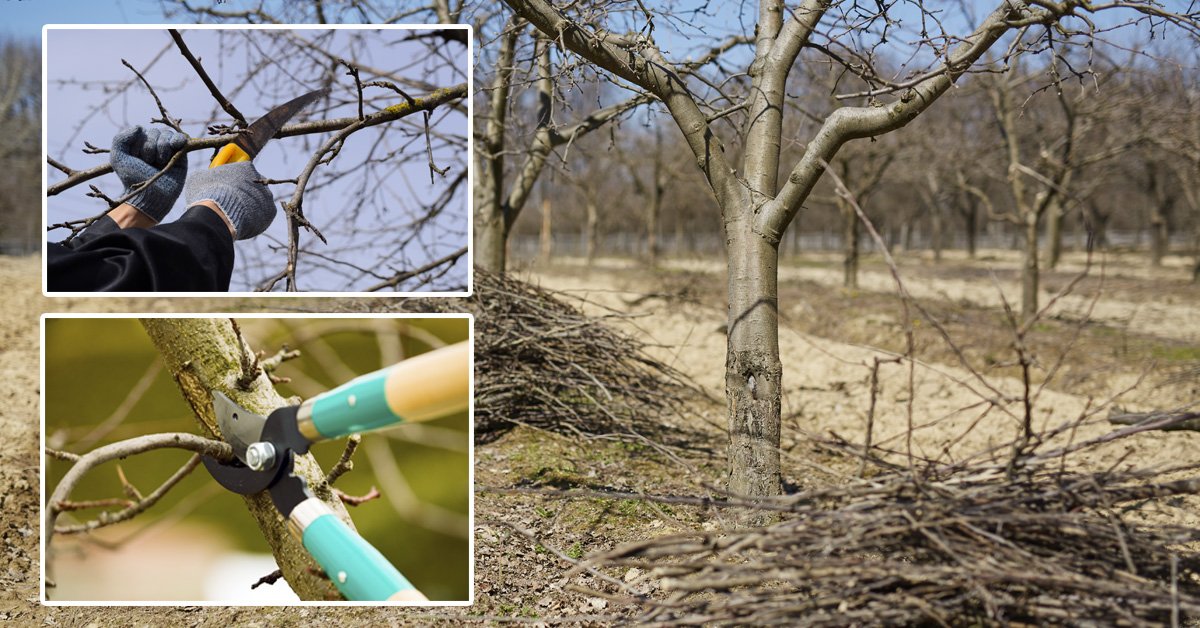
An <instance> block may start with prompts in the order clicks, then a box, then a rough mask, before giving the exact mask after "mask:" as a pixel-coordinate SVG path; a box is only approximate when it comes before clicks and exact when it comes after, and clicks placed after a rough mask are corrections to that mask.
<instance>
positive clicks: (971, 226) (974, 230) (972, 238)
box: [963, 207, 979, 259]
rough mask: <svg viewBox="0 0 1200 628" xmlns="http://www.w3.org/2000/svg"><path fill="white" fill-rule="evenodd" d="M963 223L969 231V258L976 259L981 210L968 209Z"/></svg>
mask: <svg viewBox="0 0 1200 628" xmlns="http://www.w3.org/2000/svg"><path fill="white" fill-rule="evenodd" d="M963 222H964V223H965V225H966V226H965V228H966V230H967V257H969V258H971V259H975V251H976V246H977V240H976V238H978V237H979V225H978V222H979V209H978V208H976V207H970V208H968V209H967V212H966V214H964V215H963Z"/></svg>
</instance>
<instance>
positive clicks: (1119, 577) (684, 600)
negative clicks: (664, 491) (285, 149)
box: [580, 458, 1200, 626]
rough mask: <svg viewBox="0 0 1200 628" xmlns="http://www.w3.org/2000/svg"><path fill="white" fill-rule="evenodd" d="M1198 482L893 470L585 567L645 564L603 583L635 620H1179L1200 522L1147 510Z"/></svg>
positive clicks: (1193, 591) (1199, 601)
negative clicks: (759, 518) (766, 518)
mask: <svg viewBox="0 0 1200 628" xmlns="http://www.w3.org/2000/svg"><path fill="white" fill-rule="evenodd" d="M1193 469H1194V467H1193ZM1197 492H1200V479H1191V480H1173V481H1171V480H1167V479H1166V478H1165V477H1164V476H1163V475H1160V474H1155V473H1141V472H1134V471H1115V470H1114V471H1109V472H1106V473H1081V472H1068V471H1065V470H1064V469H1063V467H1062V466H1061V459H1059V458H1042V459H1037V460H1033V459H1030V460H1026V461H1024V462H1023V463H1022V464H1019V465H1017V466H1015V467H1012V466H1009V467H1008V468H1006V467H1005V466H1004V465H975V466H968V467H958V468H955V469H952V470H943V471H941V472H926V475H924V476H922V475H918V474H913V473H908V472H900V471H892V472H889V473H886V474H884V475H881V476H878V477H875V478H872V479H871V480H869V481H863V482H860V483H857V484H855V483H851V484H843V485H840V486H834V487H830V488H826V489H821V490H817V491H812V492H809V493H805V494H801V495H792V496H789V497H787V498H782V499H781V500H780V501H775V502H770V503H768V504H767V505H766V507H768V508H773V509H776V510H779V511H781V514H780V515H779V517H780V519H782V520H781V521H780V522H778V523H775V524H772V525H767V526H762V527H755V528H749V529H739V530H733V531H718V532H709V533H689V534H679V535H673V536H666V537H659V538H655V539H651V540H648V541H644V542H639V543H632V544H628V545H625V546H621V547H618V548H616V549H615V550H613V551H611V552H608V553H604V554H601V555H597V556H593V557H590V558H589V559H588V560H587V561H586V562H585V563H583V564H581V565H580V568H586V569H589V570H593V571H594V572H603V571H608V572H610V573H613V572H615V573H617V574H630V573H633V574H638V573H642V574H643V575H642V576H641V577H639V578H634V579H632V582H628V581H629V580H630V579H629V578H627V579H626V581H627V582H628V583H626V584H620V586H619V588H621V589H623V590H622V591H617V592H615V593H614V592H613V591H612V590H609V591H606V592H597V594H600V595H605V596H613V595H614V594H615V595H616V596H617V597H618V598H623V599H630V600H632V601H634V602H635V603H636V604H637V605H638V606H640V607H641V609H642V610H643V611H644V614H642V615H640V616H639V617H637V620H638V621H639V622H658V623H666V624H676V623H682V624H699V623H705V624H708V623H713V624H748V625H761V624H779V623H783V624H797V623H799V624H803V625H817V626H821V625H824V626H842V625H911V624H928V625H944V626H948V625H972V624H976V625H1009V624H1027V625H1042V624H1063V623H1068V624H1083V625H1089V624H1097V625H1172V623H1173V622H1174V625H1179V624H1178V622H1179V621H1181V620H1186V619H1187V618H1188V617H1196V616H1200V555H1198V554H1197V552H1196V551H1194V549H1188V548H1187V547H1185V546H1184V544H1187V543H1193V542H1195V541H1197V540H1198V539H1200V530H1197V529H1194V528H1182V527H1171V526H1161V525H1153V524H1149V523H1147V522H1146V521H1145V520H1144V519H1142V520H1140V521H1139V520H1138V519H1139V516H1140V515H1141V514H1142V513H1144V512H1145V511H1147V510H1151V509H1154V508H1156V507H1157V505H1156V503H1157V504H1159V505H1161V503H1162V500H1167V499H1178V497H1177V496H1179V495H1185V494H1193V495H1194V494H1196V493H1197ZM632 568H637V569H639V570H643V571H633V570H632ZM607 580H608V581H609V582H616V583H622V581H621V580H618V579H617V578H612V579H607ZM648 582H655V583H657V585H658V586H659V587H661V590H662V591H661V592H659V593H654V594H652V595H647V594H646V592H647V590H648V587H647V583H648ZM662 592H665V595H663V594H661V593H662Z"/></svg>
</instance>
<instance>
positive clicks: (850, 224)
mask: <svg viewBox="0 0 1200 628" xmlns="http://www.w3.org/2000/svg"><path fill="white" fill-rule="evenodd" d="M838 209H839V210H841V212H842V220H843V221H844V222H843V224H842V286H843V287H845V288H857V287H858V216H857V215H855V213H854V208H853V207H850V204H849V203H846V202H845V201H842V200H841V199H839V200H838Z"/></svg>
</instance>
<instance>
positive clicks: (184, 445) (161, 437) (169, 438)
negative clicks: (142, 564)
mask: <svg viewBox="0 0 1200 628" xmlns="http://www.w3.org/2000/svg"><path fill="white" fill-rule="evenodd" d="M170 448H174V449H186V450H189V451H193V452H196V454H198V455H195V456H192V458H191V460H189V461H188V462H187V464H185V465H184V466H183V467H182V468H180V469H179V470H178V471H176V472H175V475H172V476H171V477H170V478H169V479H168V480H167V481H166V482H164V483H163V484H162V486H159V487H158V488H157V489H156V490H155V491H154V492H153V493H151V494H150V495H149V496H148V497H146V498H145V499H143V500H141V501H139V502H138V503H137V504H135V505H134V506H132V507H130V508H126V509H125V510H122V511H119V512H117V513H114V514H112V515H108V516H104V517H102V518H101V519H98V520H95V521H90V522H88V523H86V524H81V525H79V526H67V527H64V528H63V529H62V530H61V531H62V532H64V533H75V532H85V531H88V530H93V529H96V528H98V527H102V526H105V525H110V524H112V523H116V522H118V521H124V520H127V519H129V518H131V517H133V516H134V515H136V514H138V513H140V512H142V511H143V510H145V509H146V508H149V507H150V506H152V505H154V503H155V502H157V501H158V500H159V499H161V498H162V496H163V495H165V494H166V493H167V491H169V490H170V489H171V487H173V486H174V485H175V484H176V483H178V482H179V481H180V480H182V479H183V478H184V477H185V476H186V475H187V474H188V473H190V472H191V470H192V469H194V468H196V465H198V464H200V455H205V456H211V457H213V458H216V459H217V460H220V461H222V462H224V461H228V460H229V459H231V458H232V457H233V448H232V447H230V446H229V444H228V443H223V442H221V441H216V440H211V439H208V438H204V437H201V436H197V435H195V434H186V433H165V434H148V435H145V436H138V437H136V438H130V439H128V440H123V441H118V442H116V443H112V444H109V445H105V446H103V447H100V448H98V449H94V450H92V451H90V452H88V453H86V454H84V455H82V456H80V457H79V459H78V460H77V461H76V462H75V464H74V465H73V466H72V467H71V468H70V469H69V470H68V471H67V473H66V474H65V475H64V476H63V478H62V480H60V481H59V483H58V486H57V487H55V489H54V492H53V493H51V495H50V499H49V500H47V505H46V523H45V526H46V527H45V528H44V529H45V530H46V548H47V551H48V550H49V547H50V541H51V540H52V539H53V535H54V533H55V532H58V531H60V530H59V529H58V528H56V527H55V521H56V520H57V519H58V515H59V513H60V512H61V510H60V509H59V504H60V503H61V502H64V501H67V499H68V498H69V497H70V495H71V491H72V490H74V488H75V486H76V484H78V483H79V480H80V479H82V478H83V476H84V475H85V474H87V473H88V471H91V470H92V469H93V468H94V467H96V466H97V465H99V464H102V463H105V462H109V461H112V460H119V459H123V458H128V457H129V456H133V455H137V454H141V453H145V452H147V451H153V450H155V449H170Z"/></svg>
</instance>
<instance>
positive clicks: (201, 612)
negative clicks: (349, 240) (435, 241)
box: [0, 251, 1200, 627]
mask: <svg viewBox="0 0 1200 628" xmlns="http://www.w3.org/2000/svg"><path fill="white" fill-rule="evenodd" d="M1085 262H1086V260H1085V259H1084V258H1083V257H1082V256H1078V255H1073V256H1068V257H1067V258H1066V260H1065V261H1064V264H1063V265H1062V267H1061V268H1060V269H1059V270H1056V271H1054V272H1050V273H1047V274H1046V276H1045V277H1044V280H1043V282H1044V283H1043V285H1044V287H1045V288H1046V289H1047V290H1046V291H1045V293H1044V294H1043V297H1042V299H1043V304H1045V303H1048V302H1049V301H1050V299H1051V297H1052V294H1053V291H1055V290H1058V289H1061V288H1063V287H1065V286H1068V285H1071V284H1072V282H1073V280H1074V279H1075V278H1076V276H1077V275H1078V274H1079V273H1080V272H1081V271H1082V270H1083V269H1084V266H1085ZM1187 262H1188V260H1186V259H1184V258H1169V259H1168V265H1167V266H1166V267H1165V268H1162V269H1150V268H1148V265H1147V264H1146V262H1145V256H1143V255H1133V254H1122V255H1109V256H1107V257H1105V258H1104V259H1101V258H1099V257H1097V258H1095V259H1093V260H1092V265H1091V267H1090V269H1089V271H1088V274H1087V276H1086V277H1084V278H1082V279H1081V280H1079V281H1077V282H1075V283H1074V288H1073V291H1072V293H1071V294H1070V295H1067V296H1064V297H1062V298H1060V299H1059V300H1058V301H1057V302H1056V304H1055V305H1054V306H1053V307H1052V308H1051V310H1050V311H1049V312H1048V315H1047V316H1046V317H1045V318H1044V319H1043V320H1041V321H1039V322H1038V323H1037V324H1036V325H1034V326H1033V328H1032V329H1031V331H1030V333H1029V335H1028V338H1027V340H1026V343H1027V345H1028V346H1029V347H1030V348H1031V351H1032V353H1033V355H1034V356H1036V359H1035V366H1034V369H1033V376H1034V381H1033V384H1034V387H1035V391H1036V397H1035V415H1034V416H1035V423H1037V427H1043V426H1048V425H1057V424H1059V423H1061V422H1063V421H1069V420H1071V419H1073V418H1076V417H1078V416H1080V415H1081V414H1084V413H1094V414H1096V415H1097V416H1099V417H1103V416H1105V415H1106V414H1107V413H1108V412H1109V411H1111V410H1112V408H1119V409H1120V410H1121V411H1145V410H1152V409H1163V408H1171V407H1177V406H1182V405H1185V404H1187V403H1193V402H1194V401H1195V400H1197V399H1200V315H1197V314H1196V312H1198V311H1200V286H1196V285H1193V284H1190V283H1189V282H1188V268H1187ZM1018 263H1019V262H1018V260H1017V259H1016V258H1015V257H1014V256H1013V255H1012V254H1011V253H1008V252H1000V251H981V252H980V257H979V258H978V259H976V260H968V259H965V258H964V257H961V256H954V255H950V256H948V258H947V259H946V260H944V261H943V262H941V263H940V264H934V263H933V262H932V260H929V259H927V258H922V257H920V256H918V255H916V254H913V255H911V256H907V257H902V258H901V260H900V269H901V272H902V276H903V278H904V280H905V282H906V286H907V288H908V290H909V292H910V294H912V295H913V297H914V298H915V299H916V300H917V302H918V303H919V305H920V306H921V307H922V308H923V309H924V310H925V311H926V312H928V313H929V314H930V315H931V316H932V317H933V319H934V320H935V321H936V322H937V323H939V325H940V326H941V327H942V328H943V329H945V330H946V332H947V333H948V335H949V337H950V338H951V339H952V340H953V341H954V343H955V346H956V347H957V349H955V348H952V347H951V346H949V345H948V343H946V342H945V340H944V339H943V338H942V336H941V333H940V332H938V331H937V330H936V329H935V327H934V326H933V325H931V324H930V321H929V320H928V319H926V318H924V317H923V316H922V315H921V314H920V313H919V312H918V311H917V309H916V308H909V309H908V311H907V317H906V310H905V308H904V307H903V305H902V303H901V301H900V299H899V298H898V297H897V296H896V290H895V284H894V281H893V279H892V277H891V275H890V273H889V271H888V269H887V268H886V267H885V266H883V265H882V263H881V262H880V261H879V260H877V259H869V260H867V261H866V263H865V264H864V267H863V270H862V274H861V277H860V288H859V289H857V290H846V289H843V288H841V287H840V280H841V270H840V267H839V265H838V263H837V260H836V259H834V258H832V257H828V256H819V255H805V256H801V257H797V258H789V259H785V260H784V261H783V263H782V264H781V271H780V299H779V303H780V318H781V330H780V345H781V354H782V358H783V365H784V399H783V415H784V443H783V447H784V452H785V456H784V474H785V480H786V482H787V485H788V487H789V489H792V490H795V489H799V488H808V487H813V486H819V485H821V484H822V483H829V482H836V481H837V478H838V477H842V476H843V475H844V474H849V473H853V472H854V471H855V469H856V467H857V460H855V459H853V458H852V457H849V456H847V455H845V454H844V453H843V452H841V451H839V450H838V449H837V448H834V447H830V446H828V445H827V444H823V443H828V442H836V441H839V440H841V441H843V442H847V443H859V442H861V440H862V438H863V434H864V428H865V417H866V413H867V408H868V405H869V401H870V394H869V389H870V383H869V382H870V379H869V377H870V371H871V366H872V364H873V362H874V360H875V359H876V358H880V359H884V360H886V359H888V358H890V357H892V356H894V355H895V354H897V353H901V352H903V351H904V350H905V344H906V341H905V338H906V331H908V330H910V329H911V331H912V334H913V341H914V346H915V350H916V356H917V358H918V360H919V361H918V363H917V366H916V367H915V368H914V369H913V371H912V373H911V375H912V378H913V382H914V386H915V391H916V394H915V395H913V398H912V399H911V406H912V416H913V417H914V425H915V426H916V430H915V431H914V433H913V437H912V448H913V451H914V454H915V455H919V456H922V457H927V458H939V459H943V460H952V459H961V457H963V456H966V455H969V454H971V453H974V452H976V451H979V450H981V449H984V448H987V447H989V446H991V445H994V444H997V443H1000V442H1005V441H1008V440H1010V439H1011V438H1012V437H1013V436H1014V435H1015V433H1016V430H1017V429H1018V427H1019V426H1018V425H1017V424H1016V423H1014V422H1013V421H1011V420H1010V419H1008V418H1006V417H1002V416H1001V415H1000V414H996V415H995V416H990V417H988V418H986V419H985V420H983V421H979V422H976V421H975V419H976V416H977V413H975V412H972V411H971V408H973V407H975V406H976V405H977V404H978V403H979V401H980V395H979V390H980V389H981V388H982V384H980V383H979V382H980V380H981V379H982V380H986V381H987V382H988V383H989V384H990V385H991V386H993V387H994V388H995V389H996V390H1000V391H1004V392H1005V393H1006V394H1020V392H1021V386H1020V379H1019V374H1020V371H1019V367H1018V364H1017V361H1016V356H1015V354H1014V351H1013V348H1012V347H1013V339H1014V336H1013V333H1012V331H1011V328H1010V326H1009V324H1008V323H1007V322H1006V319H1005V315H1004V310H1003V300H1002V298H1001V294H1002V293H1003V294H1004V295H1007V296H1008V298H1009V299H1010V301H1011V300H1012V299H1015V298H1016V295H1018V294H1019V290H1018V288H1017V285H1016V281H1018V276H1017V269H1018V268H1019V266H1018ZM39 266H40V264H39V260H38V259H37V258H0V282H2V284H3V285H5V286H7V287H8V298H7V300H6V302H5V304H4V306H3V316H2V317H0V368H3V377H2V378H0V400H3V404H2V405H0V438H3V442H4V447H3V448H0V537H2V539H3V550H2V551H3V555H4V557H5V560H4V561H3V563H0V591H2V592H0V622H2V621H5V620H8V621H12V622H14V625H53V626H79V627H84V626H97V627H100V626H110V625H111V626H118V625H119V626H130V625H135V626H141V625H147V626H158V625H166V624H175V625H181V626H226V625H243V626H253V625H262V626H291V625H297V626H299V625H324V624H328V623H330V622H336V623H338V624H341V625H401V624H414V625H415V624H421V625H427V624H430V623H445V624H447V625H451V624H453V625H458V624H461V623H463V622H464V620H472V621H476V622H490V621H495V620H500V619H523V620H530V621H537V620H539V619H540V620H553V619H555V618H558V619H566V620H568V621H571V622H578V623H585V624H586V623H592V622H594V621H596V620H597V619H598V618H599V617H601V616H611V615H613V614H617V615H621V614H623V613H625V612H626V611H624V610H623V609H621V608H620V607H619V606H618V605H617V603H616V602H610V601H608V600H605V599H603V598H600V597H592V596H590V595H587V594H584V593H580V592H577V591H576V589H577V588H578V587H580V586H582V587H589V586H595V585H596V581H595V580H593V579H592V576H588V575H572V576H569V577H568V576H567V575H566V572H567V571H568V570H569V569H570V568H571V566H572V565H573V563H574V561H575V560H576V559H579V558H581V557H584V556H587V555H589V554H591V553H593V552H598V551H603V550H607V549H611V548H612V547H613V546H614V545H616V544H619V543H622V542H625V541H631V540H638V539H645V538H650V537H654V536H658V535H662V534H667V533H672V532H680V531H685V530H695V529H709V530H712V529H718V528H721V527H724V526H728V525H732V524H733V522H734V521H735V520H736V518H737V517H738V513H734V512H724V511H720V510H713V509H707V510H705V509H698V508H693V507H690V506H682V505H679V506H676V505H671V504H650V503H647V502H642V501H636V500H625V499H611V498H602V497H596V496H594V495H595V494H593V496H591V497H587V498H574V499H563V498H561V497H560V496H555V495H553V494H552V493H554V492H579V491H623V492H630V493H649V494H655V495H697V496H713V495H716V494H717V491H719V487H720V486H721V485H722V483H723V480H724V471H723V466H724V463H723V457H724V445H725V438H726V437H725V433H724V430H723V423H724V419H723V415H724V405H723V402H722V401H721V399H722V389H723V385H724V384H723V382H724V371H723V367H724V351H725V336H724V335H723V328H722V325H723V324H724V322H725V309H724V305H723V303H724V272H723V267H722V264H721V263H720V262H719V260H666V261H664V262H663V263H662V264H660V265H659V267H658V268H654V269H651V268H648V267H646V266H645V265H642V264H639V263H636V262H634V261H631V260H625V259H600V260H597V261H596V262H595V263H594V264H593V266H592V267H590V268H589V267H587V266H585V265H584V263H583V262H582V261H580V260H570V259H567V260H557V259H556V260H554V263H553V264H552V265H547V266H536V265H535V266H532V267H525V268H518V269H517V270H516V271H515V272H516V273H517V275H518V276H520V277H522V278H526V279H529V280H531V281H533V282H536V283H539V284H541V285H542V286H544V287H547V288H551V289H556V290H562V291H565V292H568V293H570V294H572V295H575V296H578V297H580V298H583V299H586V303H585V305H584V307H585V309H591V310H593V311H595V312H597V313H600V312H609V311H611V310H616V311H618V312H622V313H626V314H629V315H631V316H629V317H627V318H625V319H624V322H621V323H618V324H619V325H621V326H622V327H623V328H624V329H625V331H628V332H630V333H632V334H635V335H636V336H637V337H638V338H639V339H641V340H642V341H644V342H646V343H648V344H649V345H651V346H650V348H649V351H650V352H651V354H652V355H653V356H654V357H655V358H657V359H659V360H661V361H663V362H666V363H667V364H669V365H671V366H673V367H675V368H677V369H679V370H681V371H682V372H684V373H685V374H686V375H688V376H689V377H691V378H692V379H693V380H694V381H695V382H696V383H697V384H699V385H700V387H701V388H702V389H703V390H704V391H705V393H706V394H704V395H701V394H698V395H697V399H696V400H695V403H693V404H691V407H689V408H687V409H686V411H685V413H684V414H685V416H687V417H689V421H690V424H689V425H688V426H687V427H689V428H690V429H691V430H692V431H695V432H698V433H699V434H700V436H698V437H697V438H696V439H694V441H695V442H693V443H692V445H691V446H687V447H683V448H679V449H675V450H669V451H662V450H658V449H654V448H650V447H647V446H646V445H644V444H638V443H632V444H631V443H627V442H622V441H619V440H610V439H602V438H596V439H592V440H590V441H589V442H581V440H580V437H578V436H572V437H567V436H561V435H557V434H552V433H547V432H540V431H535V430H531V429H526V428H519V429H516V430H513V431H511V432H510V433H508V434H506V435H505V436H503V437H502V438H500V439H498V440H497V441H496V442H493V443H489V444H486V445H481V446H479V447H477V449H476V474H475V483H476V502H475V507H476V513H475V521H476V536H475V553H476V561H475V604H474V605H473V606H471V607H466V608H444V609H405V608H370V607H349V608H332V607H303V608H273V607H265V608H246V607H243V608H237V607H140V608H137V607H135V608H111V609H101V608H92V607H44V606H41V605H40V604H39V602H38V582H39V554H38V553H39V549H38V526H39V520H40V517H39V504H38V499H39V498H38V484H39V480H38V451H37V448H38V429H39V428H38V425H39V419H38V386H39V381H38V375H37V373H38V359H39V357H38V356H39V352H38V316H39V315H40V314H41V313H42V312H70V311H80V312H84V311H87V312H94V311H113V312H139V311H142V312H144V311H190V312H201V311H214V312H236V311H272V310H273V309H276V308H285V307H286V308H288V309H295V308H300V309H311V310H313V311H320V310H323V309H332V308H334V307H335V305H336V304H335V303H334V302H332V301H322V300H319V299H308V300H302V301H296V300H286V301H285V300H281V299H256V300H253V301H230V300H216V299H157V300H145V299H143V300H122V299H45V298H43V297H41V296H40V287H39ZM1015 307H1016V304H1014V308H1015ZM960 355H961V357H960ZM879 368H880V382H879V383H880V392H879V393H878V396H877V409H876V413H875V425H874V438H873V442H875V443H876V444H878V445H880V446H883V447H886V448H888V449H892V450H896V451H900V450H902V449H903V446H902V443H903V441H904V434H905V427H906V425H907V423H906V422H907V406H908V404H909V403H910V400H909V398H908V395H909V393H908V377H909V371H908V368H907V367H906V366H900V365H898V364H894V363H883V364H881V366H880V367H879ZM972 370H974V371H975V373H972V372H971V371H972ZM1108 429H1112V428H1111V427H1110V426H1108V425H1107V424H1106V423H1105V422H1103V421H1098V422H1095V423H1094V424H1092V425H1089V426H1086V427H1084V428H1081V430H1080V432H1081V433H1079V434H1077V435H1076V436H1075V437H1076V438H1084V437H1087V436H1094V435H1098V434H1101V433H1104V431H1106V430H1108ZM1198 451H1200V434H1197V433H1195V432H1186V431H1176V432H1150V433H1144V434H1139V435H1137V436H1135V437H1133V438H1129V439H1124V440H1122V441H1120V442H1119V443H1116V444H1114V445H1113V446H1112V447H1102V448H1100V449H1098V450H1095V451H1093V452H1090V453H1088V454H1087V456H1086V457H1085V458H1084V459H1082V461H1081V462H1082V464H1084V465H1087V466H1092V465H1094V466H1096V467H1102V466H1104V465H1112V464H1116V463H1118V462H1119V463H1120V464H1123V465H1134V466H1140V467H1153V466H1155V465H1158V464H1163V463H1169V462H1179V461H1186V460H1194V459H1195V457H1196V453H1197V452H1198ZM1183 502H1184V503H1181V504H1180V507H1178V508H1173V509H1170V510H1164V511H1161V512H1158V513H1156V514H1153V515H1150V516H1152V517H1153V516H1156V517H1159V518H1161V519H1165V520H1166V521H1171V522H1174V523H1179V524H1184V525H1191V526H1200V515H1198V514H1197V513H1200V506H1198V505H1197V504H1196V503H1195V501H1194V500H1191V499H1189V500H1183ZM631 571H636V570H631ZM610 575H612V576H613V577H615V578H623V579H625V580H626V581H635V582H643V580H641V579H640V578H639V576H640V575H641V574H638V573H624V574H620V573H615V574H610ZM643 586H644V587H645V590H646V591H648V592H653V587H654V586H655V585H654V584H653V583H652V582H649V581H645V584H644V585H643ZM629 612H632V611H629Z"/></svg>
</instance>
